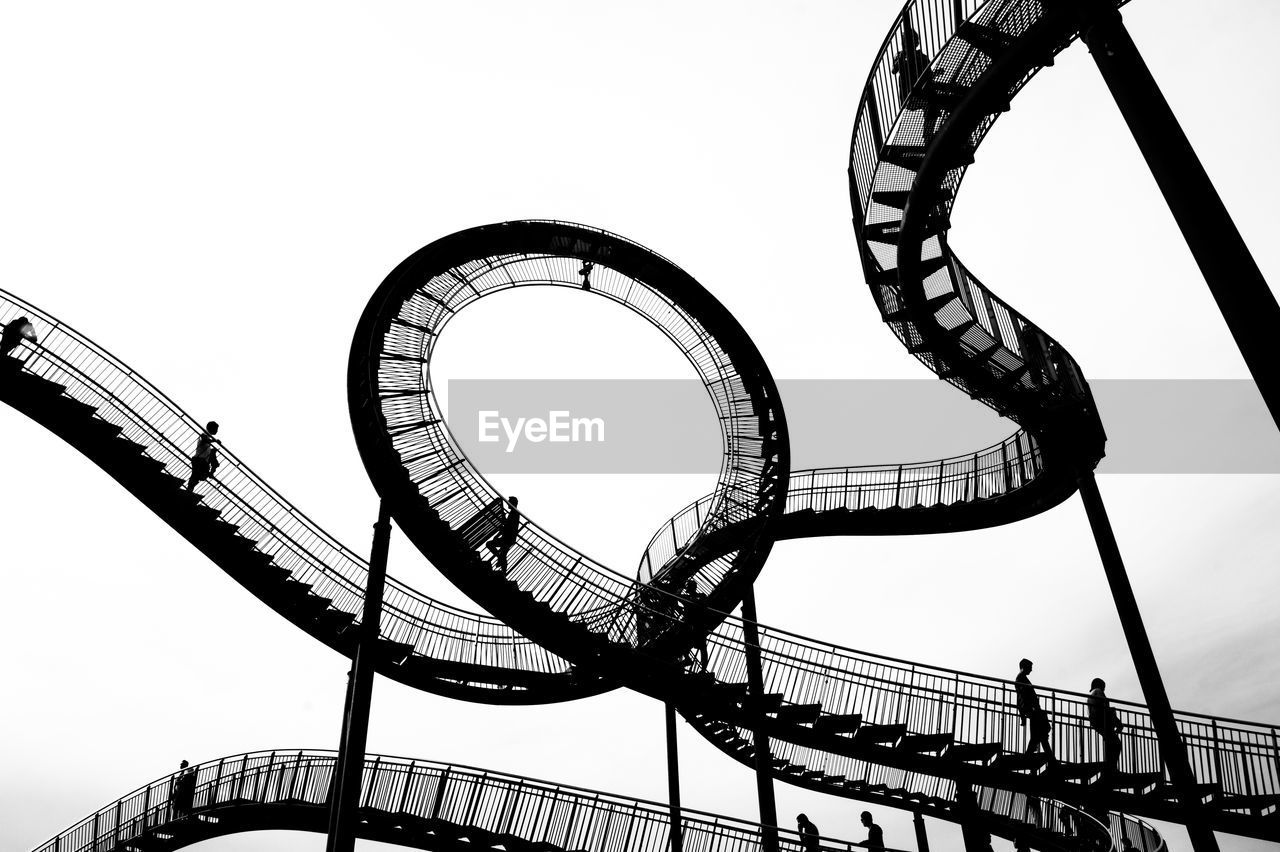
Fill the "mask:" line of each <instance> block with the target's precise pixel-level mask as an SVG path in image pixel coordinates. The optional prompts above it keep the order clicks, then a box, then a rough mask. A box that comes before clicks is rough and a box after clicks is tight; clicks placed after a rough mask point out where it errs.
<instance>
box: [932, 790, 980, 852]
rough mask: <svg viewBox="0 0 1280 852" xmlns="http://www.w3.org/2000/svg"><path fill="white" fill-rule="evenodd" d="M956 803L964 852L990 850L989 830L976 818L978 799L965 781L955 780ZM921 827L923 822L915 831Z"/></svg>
mask: <svg viewBox="0 0 1280 852" xmlns="http://www.w3.org/2000/svg"><path fill="white" fill-rule="evenodd" d="M956 805H958V810H959V811H960V815H961V819H960V836H961V837H962V838H963V839H964V850H965V852H991V832H989V831H987V830H986V829H985V828H983V827H982V825H981V824H980V823H979V822H978V820H977V814H978V799H977V797H976V796H974V794H973V787H971V786H970V785H969V783H968V782H966V781H957V782H956ZM916 816H919V814H917V815H916ZM922 829H923V824H922V825H921V827H920V828H918V829H917V832H919V831H921V830H922Z"/></svg>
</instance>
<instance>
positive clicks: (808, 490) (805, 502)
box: [636, 431, 1043, 582]
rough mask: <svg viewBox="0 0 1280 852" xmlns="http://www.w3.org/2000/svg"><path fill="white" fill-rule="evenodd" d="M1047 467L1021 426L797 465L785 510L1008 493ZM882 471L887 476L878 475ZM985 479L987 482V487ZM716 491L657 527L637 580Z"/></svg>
mask: <svg viewBox="0 0 1280 852" xmlns="http://www.w3.org/2000/svg"><path fill="white" fill-rule="evenodd" d="M1011 448H1013V449H1015V450H1016V452H1017V454H1016V455H1013V454H1011V453H1010V452H1009V450H1010V449H1011ZM997 459H998V460H999V463H998V464H996V465H989V464H986V462H988V461H989V460H990V461H996V460H997ZM957 469H958V471H959V472H958V473H957ZM1028 470H1030V473H1028ZM915 471H925V472H927V473H930V474H932V475H931V476H930V477H928V478H924V479H919V478H914V472H915ZM1042 471H1043V459H1042V458H1041V455H1040V448H1039V445H1038V444H1037V443H1036V441H1035V439H1034V438H1033V437H1032V436H1031V435H1030V434H1029V433H1028V432H1026V431H1018V432H1017V433H1015V434H1013V435H1011V436H1010V437H1008V438H1005V439H1004V440H1002V441H1000V442H999V443H997V444H993V445H991V446H990V447H987V448H985V449H982V450H978V451H977V452H973V453H965V454H964V455H959V456H948V457H946V458H940V459H932V460H929V461H921V462H907V463H904V464H896V465H850V466H844V467H823V468H809V469H806V470H794V471H792V472H791V484H790V485H789V486H788V487H787V504H786V509H785V511H784V514H794V513H796V512H801V511H805V510H815V511H819V512H827V511H831V510H833V509H853V510H859V509H867V508H871V509H886V508H890V507H893V506H896V507H898V508H904V509H905V508H911V507H913V506H923V507H933V506H941V505H952V504H955V503H961V502H964V503H970V502H977V501H979V500H984V499H990V498H992V497H999V496H1001V495H1004V494H1009V493H1012V492H1013V491H1016V490H1018V489H1020V488H1022V487H1024V486H1026V485H1029V484H1030V483H1031V482H1032V481H1034V480H1035V478H1036V477H1037V476H1039V475H1040V473H1041V472H1042ZM904 474H906V476H905V477H904ZM877 475H882V476H881V477H880V478H877ZM819 478H832V479H834V480H836V481H835V482H832V483H828V484H822V485H816V484H806V483H814V482H816V481H817V480H818V479H819ZM864 479H865V480H866V481H864ZM841 480H842V481H841ZM984 483H986V487H983V485H984ZM956 484H961V485H963V486H964V487H963V489H961V490H960V491H959V493H957V492H956V490H955V489H949V490H945V491H944V485H956ZM904 489H905V490H904ZM881 492H883V493H888V492H893V498H892V499H890V500H888V501H882V500H876V499H872V500H871V501H870V502H864V501H863V500H862V496H863V495H864V494H866V493H871V494H873V495H875V494H879V493H881ZM922 492H923V493H924V495H933V497H934V499H932V501H931V502H926V501H928V500H930V497H929V496H921V493H922ZM815 495H824V496H826V495H830V496H834V497H836V498H837V499H835V500H830V501H827V500H824V501H822V505H821V506H815V505H812V503H813V502H814V501H813V499H812V498H813V497H814V496H815ZM715 496H716V495H715V494H708V495H704V496H702V497H699V498H698V499H697V500H694V501H693V502H691V503H689V504H688V505H686V506H684V507H683V508H682V509H680V511H678V512H676V513H675V514H674V515H672V516H671V518H670V519H669V520H667V521H666V522H664V523H663V524H662V525H661V526H660V527H659V528H658V530H657V532H655V533H654V534H653V536H652V537H651V538H650V539H649V543H648V544H647V545H646V546H645V550H644V554H643V555H642V556H641V557H640V566H639V567H638V568H637V569H636V578H637V580H639V581H641V582H647V581H648V579H649V577H650V576H653V574H654V573H655V571H654V569H653V566H655V565H658V566H663V565H667V564H669V563H670V562H671V560H672V559H674V558H675V557H676V556H677V555H679V554H680V553H682V552H684V549H685V548H686V547H687V546H688V545H689V544H690V542H691V541H693V540H694V539H695V536H697V535H698V534H699V533H700V532H701V530H702V518H703V517H704V513H705V509H706V507H707V506H709V505H710V503H711V501H712V500H713V499H714V498H715ZM839 498H843V499H839ZM850 498H855V499H852V500H851V499H850ZM948 498H951V499H948ZM690 515H692V516H693V517H694V521H693V523H692V524H690V523H688V518H689V516H690ZM677 530H679V532H677ZM646 574H648V575H649V576H646Z"/></svg>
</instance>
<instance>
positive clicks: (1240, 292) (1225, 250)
mask: <svg viewBox="0 0 1280 852" xmlns="http://www.w3.org/2000/svg"><path fill="white" fill-rule="evenodd" d="M1068 2H1072V3H1075V2H1077V0H1068ZM1094 8H1095V9H1097V11H1096V13H1095V14H1093V15H1091V16H1090V19H1089V20H1088V21H1086V23H1085V25H1084V30H1083V33H1082V38H1083V40H1084V42H1085V44H1087V45H1088V46H1089V52H1090V53H1091V54H1092V55H1093V60H1094V62H1095V63H1096V64H1097V66H1098V70H1099V71H1101V72H1102V78H1103V80H1105V81H1106V84H1107V88H1108V89H1110V90H1111V96H1112V97H1113V98H1115V102H1116V105H1117V106H1119V107H1120V112H1121V114H1122V115H1123V116H1124V120H1125V122H1127V123H1128V125H1129V130H1130V131H1131V132H1132V133H1133V138H1134V140H1135V141H1136V142H1137V143H1138V148H1139V149H1141V151H1142V156H1143V157H1144V158H1145V159H1146V161H1147V165H1148V166H1149V167H1150V169H1151V174H1152V175H1153V176H1154V177H1155V179H1156V183H1157V184H1158V185H1159V187H1160V191H1161V192H1162V193H1163V194H1164V199H1165V202H1166V203H1168V205H1169V210H1170V211H1171V212H1172V213H1173V218H1174V219H1175V220H1176V221H1177V223H1178V227H1179V228H1180V229H1181V230H1182V236H1183V238H1185V239H1186V241H1187V246H1188V248H1190V249H1191V254H1192V255H1193V256H1194V257H1195V260H1196V264H1197V265H1198V266H1199V267H1200V272H1201V273H1202V274H1203V275H1204V279H1205V281H1206V282H1207V283H1208V285H1209V290H1210V292H1212V293H1213V298H1214V299H1215V300H1216V301H1217V303H1218V309H1219V310H1220V311H1222V317H1223V319H1225V320H1226V321H1227V327H1228V328H1229V329H1230V330H1231V335H1232V337H1234V338H1235V341H1236V346H1238V347H1239V349H1240V354H1241V355H1243V356H1244V360H1245V363H1246V364H1247V365H1248V367H1249V372H1250V373H1252V374H1253V380H1254V382H1256V383H1257V385H1258V390H1259V391H1260V392H1261V394H1262V399H1263V401H1264V402H1266V405H1267V408H1268V409H1269V410H1270V412H1271V417H1272V419H1273V420H1275V422H1276V425H1277V426H1280V358H1277V357H1276V351H1275V347H1274V345H1273V343H1272V341H1273V340H1274V338H1275V335H1276V334H1277V331H1278V330H1280V306H1278V305H1277V304H1276V297H1275V295H1274V294H1273V293H1272V292H1271V289H1270V288H1269V287H1268V286H1267V282H1266V280H1265V279H1264V278H1263V277H1262V271H1261V270H1260V269H1258V264H1257V263H1255V262H1254V259H1253V255H1252V254H1250V253H1249V247H1248V246H1246V245H1245V243H1244V240H1243V239H1242V238H1241V236H1240V232H1239V231H1238V230H1237V229H1236V226H1235V223H1234V222H1233V221H1232V220H1231V215H1230V214H1229V213H1228V212H1227V208H1226V206H1225V205H1224V204H1223V203H1222V199H1221V198H1219V197H1218V192H1217V190H1216V189H1214V186H1213V182H1212V181H1210V180H1209V175H1208V174H1207V173H1206V172H1205V170H1204V166H1202V165H1201V164H1200V158H1199V157H1197V156H1196V154H1195V151H1193V150H1192V148H1191V143H1190V141H1188V139H1187V136H1186V134H1185V133H1183V132H1182V127H1181V126H1180V125H1179V124H1178V119H1177V118H1176V117H1175V116H1174V114H1173V110H1172V109H1170V108H1169V103H1168V101H1166V100H1165V99H1164V95H1163V94H1162V93H1161V91H1160V87H1159V86H1158V85H1156V81H1155V78H1154V77H1152V76H1151V71H1150V70H1149V69H1148V68H1147V64H1146V62H1144V61H1143V59H1142V55H1141V54H1139V53H1138V48H1137V46H1135V45H1134V43H1133V39H1132V38H1131V37H1130V36H1129V31H1128V30H1127V29H1125V26H1124V23H1123V22H1122V20H1121V18H1120V13H1119V11H1117V10H1116V9H1115V7H1114V4H1111V6H1110V8H1107V9H1098V7H1097V6H1095V7H1094ZM1251 144H1253V145H1255V146H1261V147H1263V148H1266V147H1268V146H1269V145H1270V144H1271V143H1270V141H1269V140H1265V139H1255V140H1252V142H1251Z"/></svg>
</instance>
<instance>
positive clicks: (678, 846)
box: [662, 701, 684, 852]
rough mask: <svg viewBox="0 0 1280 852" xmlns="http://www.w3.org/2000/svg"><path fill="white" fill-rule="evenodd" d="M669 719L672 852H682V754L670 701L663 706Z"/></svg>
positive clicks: (668, 767)
mask: <svg viewBox="0 0 1280 852" xmlns="http://www.w3.org/2000/svg"><path fill="white" fill-rule="evenodd" d="M662 706H663V707H664V708H666V717H667V799H668V801H669V803H670V804H669V808H670V810H671V852H682V850H683V849H684V836H683V831H682V826H681V825H680V754H679V752H678V751H677V749H676V708H675V705H674V704H672V703H671V702H670V701H668V702H666V703H664V704H663V705H662Z"/></svg>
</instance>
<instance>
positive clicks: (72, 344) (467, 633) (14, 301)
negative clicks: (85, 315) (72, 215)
mask: <svg viewBox="0 0 1280 852" xmlns="http://www.w3.org/2000/svg"><path fill="white" fill-rule="evenodd" d="M20 315H26V316H28V317H29V318H30V319H31V320H32V321H33V323H34V325H35V327H36V332H37V335H38V336H39V344H38V345H35V346H31V345H30V344H23V346H22V348H20V349H18V350H17V351H16V352H15V355H17V356H18V357H20V358H21V359H22V360H23V369H24V370H26V371H27V372H29V373H31V374H32V375H35V376H39V377H40V378H43V379H47V380H48V381H51V382H56V383H58V384H60V385H63V386H65V387H66V389H67V390H66V393H67V395H68V396H70V397H71V398H72V399H75V400H77V401H79V402H82V403H85V404H87V405H91V406H93V407H94V408H95V409H96V412H95V415H94V416H95V417H97V418H98V419H101V420H103V421H105V422H107V423H110V424H112V425H115V426H118V427H120V428H121V430H122V432H121V435H122V437H124V438H126V439H128V440H130V441H133V442H134V443H137V444H139V445H141V446H142V447H143V448H144V449H145V452H146V455H147V456H148V457H149V458H153V459H155V460H157V461H159V462H161V463H162V464H163V465H164V469H165V471H166V472H167V473H169V474H171V475H173V476H175V477H177V478H179V479H186V478H187V475H188V473H189V471H190V454H191V453H192V452H193V451H194V449H195V446H196V441H197V439H198V438H199V435H200V434H201V432H202V431H203V429H202V426H201V425H200V424H199V423H198V422H197V421H196V420H195V419H194V418H192V417H191V416H190V415H189V414H187V413H186V412H185V411H184V410H182V409H181V408H180V407H179V406H178V405H177V404H176V403H175V402H173V401H172V400H171V399H170V398H169V397H168V396H166V395H165V394H164V393H163V392H161V391H160V390H158V389H157V388H155V387H154V386H153V385H152V384H151V383H150V382H148V381H147V380H146V379H144V378H143V377H142V376H140V375H138V374H137V373H135V372H134V371H133V370H132V369H130V368H129V367H128V366H127V365H125V364H124V363H122V362H121V361H119V360H118V359H117V358H115V357H114V356H113V355H111V354H110V353H109V352H107V351H106V350H104V349H102V348H101V347H99V346H98V345H97V344H95V343H94V342H93V341H91V340H90V339H89V338H87V337H85V336H84V335H83V334H80V333H79V332H77V331H76V330H75V329H73V328H71V327H70V326H68V325H66V324H65V323H63V322H61V321H60V320H58V319H57V318H56V317H53V316H51V315H50V314H48V313H46V312H45V311H42V310H40V309H39V308H37V307H36V306H34V305H32V304H30V303H28V302H26V301H24V300H22V299H20V298H18V297H17V296H15V295H13V294H11V293H8V292H6V291H3V290H0V322H8V321H9V320H10V319H12V318H14V317H17V316H20ZM219 456H220V459H221V463H220V465H219V467H218V470H217V473H216V474H215V476H214V477H213V478H211V479H210V480H208V481H207V482H205V483H202V484H201V485H200V486H198V493H199V494H200V495H201V497H202V498H203V500H204V501H205V503H206V504H208V505H209V506H211V507H213V508H214V509H217V510H218V511H219V512H220V513H221V516H222V518H223V519H224V520H226V521H227V522H228V523H232V524H235V525H237V526H238V527H239V530H238V532H239V534H240V535H242V536H244V537H245V538H248V539H250V540H251V541H253V543H254V545H255V546H256V547H257V549H258V550H260V551H262V552H263V553H265V554H267V555H269V556H270V557H271V558H272V560H273V562H274V563H275V564H276V565H277V566H279V567H280V568H283V569H285V570H287V571H289V572H290V573H291V574H292V576H293V577H294V579H296V580H298V581H299V582H302V583H309V584H310V585H311V586H312V592H313V593H314V594H316V595H318V596H320V597H323V598H328V599H330V600H331V601H332V604H331V606H332V607H333V608H335V609H338V610H341V611H343V612H347V613H351V614H352V615H354V616H355V617H356V619H357V620H358V619H359V618H360V615H361V611H362V603H363V599H364V588H365V585H366V583H367V576H368V563H367V561H366V560H365V559H364V558H363V557H361V556H359V555H357V554H355V553H354V552H352V551H351V550H350V549H348V548H346V547H344V546H343V545H342V544H341V543H339V542H338V541H337V540H336V539H334V538H333V537H332V536H330V535H329V534H328V533H326V532H325V531H324V530H323V529H321V528H320V527H319V525H317V524H316V523H315V522H313V521H312V520H311V519H310V518H308V517H307V516H306V515H305V514H304V513H303V512H302V511H301V510H299V509H298V508H297V507H296V506H294V505H292V504H291V503H289V502H288V501H287V500H285V499H284V498H283V497H282V496H280V494H279V493H278V492H276V491H275V489H273V488H272V487H271V486H269V485H268V484H267V483H266V482H265V481H263V480H262V479H261V478H260V477H259V476H258V475H257V474H255V473H254V472H253V470H251V469H250V468H249V467H248V465H246V464H245V463H244V462H243V461H241V460H240V459H239V458H238V457H237V456H236V455H235V453H234V452H233V451H231V450H230V449H228V448H226V447H225V446H224V447H221V448H220V449H219ZM380 626H381V635H382V636H383V638H386V639H389V640H392V641H396V642H403V643H405V644H408V645H411V646H412V647H413V653H415V654H417V655H421V656H425V657H431V658H432V659H437V660H446V661H450V662H454V663H458V664H461V665H464V666H465V665H474V666H483V667H486V668H487V667H493V668H497V669H516V670H519V671H523V672H529V671H532V672H542V673H562V672H567V671H568V670H569V664H568V663H567V662H566V661H564V660H563V659H562V658H560V657H558V656H556V655H555V654H553V653H551V652H550V651H548V650H546V649H545V648H543V647H541V646H539V645H536V644H533V643H531V642H529V640H527V639H525V638H524V637H523V636H521V635H520V634H518V633H516V632H515V631H513V630H512V629H511V628H509V627H508V626H507V625H505V624H504V623H502V622H501V621H499V620H497V619H495V618H492V617H490V616H485V615H479V614H476V613H471V612H467V611H465V610H462V609H459V608H457V607H453V606H450V605H448V604H445V603H442V602H440V601H437V600H433V599H432V598H429V597H427V596H426V595H424V594H422V593H420V592H418V591H416V590H414V589H412V588H410V587H409V586H407V585H405V584H403V583H401V582H399V581H397V580H395V579H393V578H388V580H387V589H386V601H385V604H384V610H383V616H382V623H381V625H380ZM483 677H484V676H481V678H482V679H481V682H483Z"/></svg>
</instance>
